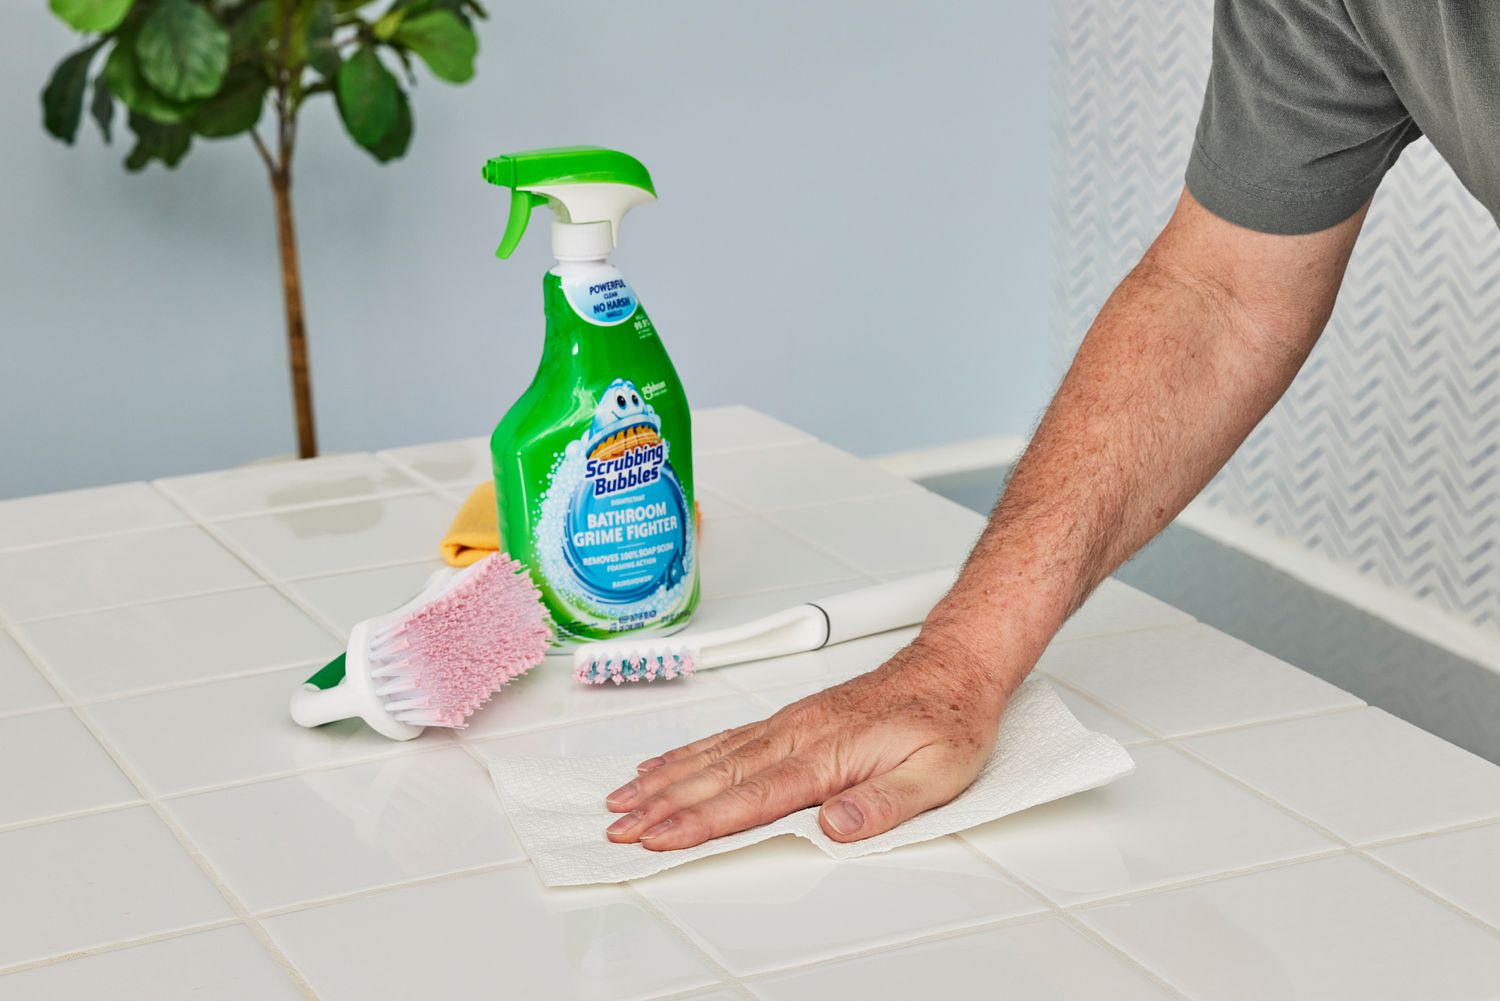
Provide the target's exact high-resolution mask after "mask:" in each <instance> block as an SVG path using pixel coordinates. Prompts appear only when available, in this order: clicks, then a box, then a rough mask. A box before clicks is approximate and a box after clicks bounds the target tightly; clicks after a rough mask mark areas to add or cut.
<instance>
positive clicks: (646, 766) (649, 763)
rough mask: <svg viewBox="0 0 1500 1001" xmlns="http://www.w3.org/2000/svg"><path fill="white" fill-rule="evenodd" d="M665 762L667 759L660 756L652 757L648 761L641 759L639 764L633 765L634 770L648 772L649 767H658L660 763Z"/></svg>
mask: <svg viewBox="0 0 1500 1001" xmlns="http://www.w3.org/2000/svg"><path fill="white" fill-rule="evenodd" d="M666 763H667V759H666V758H661V757H657V758H652V759H651V760H650V761H642V762H641V763H640V764H638V765H636V766H635V770H636V771H638V772H649V771H650V770H651V769H653V768H660V767H661V766H662V765H664V764H666Z"/></svg>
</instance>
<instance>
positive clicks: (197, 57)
mask: <svg viewBox="0 0 1500 1001" xmlns="http://www.w3.org/2000/svg"><path fill="white" fill-rule="evenodd" d="M135 54H136V58H137V59H138V60H139V62H140V67H141V74H142V75H143V76H144V77H145V78H146V81H147V82H148V83H150V84H151V86H153V87H155V88H156V89H157V90H158V91H160V92H161V93H162V94H163V95H165V96H166V97H169V98H171V99H173V100H175V101H190V100H192V99H193V98H198V97H211V96H212V95H213V94H214V93H215V92H216V91H217V90H218V89H219V85H220V84H221V83H223V82H224V73H225V71H226V70H228V69H229V32H228V31H226V30H225V28H224V26H223V25H222V24H220V23H219V22H218V20H216V19H215V18H214V16H213V15H212V14H210V13H209V12H208V11H206V10H204V9H203V8H202V7H200V6H198V5H197V4H195V3H193V2H192V0H157V2H156V6H154V7H153V8H152V9H151V13H150V14H148V15H147V16H146V20H145V21H144V22H142V24H141V30H140V34H139V35H137V36H136V40H135Z"/></svg>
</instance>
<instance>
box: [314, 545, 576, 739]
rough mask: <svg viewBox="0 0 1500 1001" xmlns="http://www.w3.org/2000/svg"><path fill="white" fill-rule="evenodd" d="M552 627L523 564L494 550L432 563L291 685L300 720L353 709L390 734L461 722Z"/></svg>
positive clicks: (532, 662)
mask: <svg viewBox="0 0 1500 1001" xmlns="http://www.w3.org/2000/svg"><path fill="white" fill-rule="evenodd" d="M552 638H553V633H552V625H551V622H550V620H549V618H548V616H547V611H546V609H545V608H544V607H543V606H542V603H541V593H540V592H539V591H537V589H536V585H535V584H533V583H532V581H531V576H530V575H529V574H528V573H527V572H526V568H525V567H524V566H522V565H521V564H520V563H518V562H517V561H515V560H513V559H511V558H510V557H509V556H507V555H505V554H504V553H493V554H491V555H489V556H486V557H485V558H484V559H482V560H480V561H479V562H478V563H475V564H474V565H473V566H470V567H467V568H465V569H463V570H460V571H458V572H457V573H453V572H452V571H449V570H439V571H438V572H437V573H435V574H433V575H432V576H431V577H430V578H428V580H427V585H426V586H425V587H424V588H423V589H422V593H421V594H418V595H417V596H416V597H415V598H413V599H412V600H411V601H409V602H407V603H406V604H405V605H402V606H401V607H400V608H398V609H396V610H395V611H394V612H390V613H388V614H386V615H380V616H376V617H375V618H373V619H366V620H365V621H363V622H361V623H359V624H358V625H356V626H355V627H354V629H353V630H352V631H351V632H350V633H349V648H348V650H347V651H346V652H345V653H344V654H342V655H340V656H339V657H338V658H336V659H334V660H333V661H332V662H331V663H329V664H328V665H327V666H326V667H324V668H323V669H322V670H321V671H319V672H318V673H317V674H315V675H313V676H312V677H311V678H308V679H307V681H306V682H305V683H304V684H303V685H302V686H301V687H299V688H298V689H297V691H295V692H293V693H292V704H291V711H292V719H293V720H295V721H296V722H297V723H298V724H300V725H302V726H306V727H313V726H321V725H323V724H324V723H331V722H333V721H334V720H340V719H350V718H352V717H356V716H357V717H359V718H360V719H363V720H364V721H365V722H366V723H368V724H369V725H370V726H371V727H372V728H374V729H375V730H376V732H378V733H380V734H382V735H383V736H386V737H390V738H391V739H392V740H410V739H411V738H413V737H415V736H417V735H418V734H420V733H421V732H422V730H423V728H424V727H429V726H442V727H453V728H462V727H463V726H464V725H465V723H464V721H465V720H466V719H467V718H468V717H469V716H470V715H471V714H472V713H473V712H474V711H475V710H476V709H478V708H479V707H480V706H482V705H484V703H485V702H486V701H488V700H489V697H490V696H491V695H493V694H494V693H495V692H497V691H499V690H500V687H501V686H502V685H504V684H505V683H506V682H508V681H510V679H512V678H514V677H516V676H518V675H521V674H524V673H525V672H527V671H529V670H531V668H533V667H535V666H536V665H538V664H540V663H541V662H542V658H543V657H545V656H546V654H547V651H548V650H549V649H550V648H551V646H552Z"/></svg>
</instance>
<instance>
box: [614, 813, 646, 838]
mask: <svg viewBox="0 0 1500 1001" xmlns="http://www.w3.org/2000/svg"><path fill="white" fill-rule="evenodd" d="M640 822H641V812H640V811H639V810H637V811H635V812H634V813H627V814H625V816H623V817H621V818H620V819H619V820H617V821H615V822H614V823H613V824H610V825H609V828H608V833H610V834H625V833H628V832H629V831H630V829H631V828H632V827H634V826H635V825H636V824H639V823H640Z"/></svg>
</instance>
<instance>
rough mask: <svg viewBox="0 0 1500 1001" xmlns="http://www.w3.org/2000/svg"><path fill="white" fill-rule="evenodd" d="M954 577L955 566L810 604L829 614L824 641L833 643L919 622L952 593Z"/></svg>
mask: <svg viewBox="0 0 1500 1001" xmlns="http://www.w3.org/2000/svg"><path fill="white" fill-rule="evenodd" d="M953 578H954V572H953V571H952V570H934V571H932V572H931V573H924V574H917V575H916V576H914V577H907V578H904V579H902V580H897V581H891V582H890V583H888V584H874V585H872V586H870V587H863V588H860V589H859V590H857V591H846V592H844V593H843V594H836V595H833V596H832V597H829V598H823V599H821V600H819V601H810V602H808V604H810V605H813V606H815V607H817V608H819V609H821V610H822V612H823V614H824V615H827V616H828V639H827V640H826V641H825V642H824V643H823V645H824V646H831V645H832V644H834V643H843V642H845V641H846V640H853V639H858V638H859V637H861V636H873V635H874V634H875V633H883V632H886V631H887V630H890V629H900V628H902V627H903V626H914V625H917V624H918V623H920V622H921V621H922V620H923V619H925V618H926V617H927V613H928V612H930V611H932V606H933V605H936V604H937V603H938V600H939V599H940V598H942V596H943V595H944V594H947V593H948V588H950V587H952V586H953Z"/></svg>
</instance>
